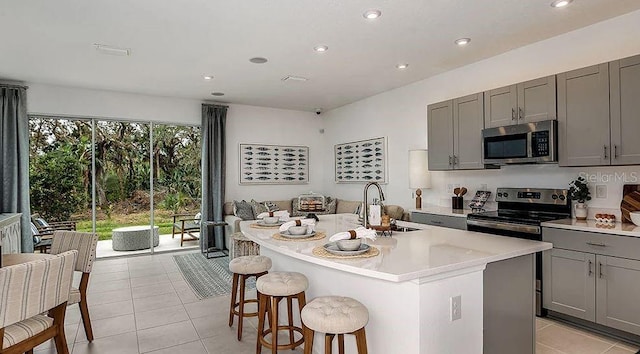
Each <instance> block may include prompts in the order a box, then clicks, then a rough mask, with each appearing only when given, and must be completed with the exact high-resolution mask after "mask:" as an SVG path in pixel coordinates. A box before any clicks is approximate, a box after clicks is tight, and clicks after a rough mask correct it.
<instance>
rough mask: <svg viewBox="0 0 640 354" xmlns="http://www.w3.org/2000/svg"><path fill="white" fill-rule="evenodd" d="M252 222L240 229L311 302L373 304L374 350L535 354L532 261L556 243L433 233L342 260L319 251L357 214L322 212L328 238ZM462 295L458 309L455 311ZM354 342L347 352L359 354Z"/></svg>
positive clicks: (380, 244)
mask: <svg viewBox="0 0 640 354" xmlns="http://www.w3.org/2000/svg"><path fill="white" fill-rule="evenodd" d="M252 223H253V222H252V221H244V222H242V223H240V228H241V230H242V232H243V233H244V234H245V236H247V237H248V238H249V239H251V240H252V241H254V242H256V243H258V244H260V246H261V254H262V255H265V256H268V257H270V258H271V259H272V261H273V268H272V270H273V271H296V272H300V273H303V274H305V275H306V276H307V278H308V279H309V289H308V290H307V299H309V300H310V299H312V298H313V297H316V296H323V295H339V296H349V297H353V298H355V299H357V300H358V301H360V302H362V303H363V304H364V305H365V306H366V307H367V308H368V310H369V314H370V317H369V324H368V325H367V327H366V331H367V342H368V347H369V353H372V354H376V353H385V354H386V353H403V354H411V353H416V354H418V353H482V352H483V351H484V352H485V353H492V352H495V353H497V352H498V350H496V349H492V348H497V347H494V346H495V345H502V344H500V343H497V342H496V341H498V340H500V339H501V340H502V341H503V342H508V341H509V340H511V341H512V342H513V343H515V344H512V346H511V347H508V348H515V347H513V345H515V346H516V347H517V350H518V351H517V352H518V353H533V352H534V346H535V338H534V336H535V319H534V316H533V311H534V295H533V294H534V273H535V267H534V258H533V256H532V255H533V254H534V253H535V252H539V251H543V250H546V249H550V248H551V244H549V243H544V242H537V241H530V240H523V239H516V238H508V237H501V236H494V235H488V234H483V233H476V232H470V231H462V230H454V229H447V228H441V227H428V228H425V229H423V230H418V231H413V232H407V233H394V236H393V237H379V238H378V239H377V240H376V241H367V243H368V244H369V245H371V246H374V247H376V248H378V249H379V250H380V254H379V255H378V256H375V257H372V258H358V259H335V258H322V257H319V256H316V255H314V254H313V253H312V251H313V249H314V247H316V246H322V245H323V244H325V243H327V242H328V237H330V236H331V235H333V234H334V233H336V232H339V231H345V230H349V229H353V228H355V227H357V226H358V224H357V215H351V214H338V215H323V216H320V222H319V223H318V224H317V225H316V230H317V231H323V232H325V233H326V235H327V237H326V238H324V239H321V240H316V241H281V240H276V239H274V238H273V234H275V233H276V232H277V229H264V228H253V227H251V224H252ZM489 269H492V273H491V274H487V276H485V270H489ZM487 280H488V281H489V284H490V286H487ZM485 297H487V298H486V299H485ZM456 298H458V299H459V302H460V308H459V309H458V312H457V313H455V314H454V313H453V311H452V306H451V302H452V299H456ZM455 317H459V319H454V320H452V319H453V318H455ZM487 319H490V320H489V321H488V320H487ZM483 332H484V334H483ZM350 337H351V336H346V337H345V341H346V343H345V344H346V346H347V348H348V351H349V352H351V351H353V350H354V349H355V341H354V340H353V338H350ZM320 339H321V337H320V336H316V341H317V345H314V348H316V350H317V351H319V350H320V348H322V347H323V344H321V343H320V342H321V341H320ZM504 352H507V351H504Z"/></svg>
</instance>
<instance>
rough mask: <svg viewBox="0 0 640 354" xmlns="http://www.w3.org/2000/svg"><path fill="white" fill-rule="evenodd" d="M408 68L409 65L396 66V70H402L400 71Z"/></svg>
mask: <svg viewBox="0 0 640 354" xmlns="http://www.w3.org/2000/svg"><path fill="white" fill-rule="evenodd" d="M408 67H409V64H398V65H396V68H398V69H400V70H402V69H406V68H408Z"/></svg>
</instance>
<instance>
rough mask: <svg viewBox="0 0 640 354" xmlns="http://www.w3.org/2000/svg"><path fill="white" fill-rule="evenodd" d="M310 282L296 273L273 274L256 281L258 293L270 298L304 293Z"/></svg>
mask: <svg viewBox="0 0 640 354" xmlns="http://www.w3.org/2000/svg"><path fill="white" fill-rule="evenodd" d="M308 287H309V281H308V280H307V277H305V276H304V275H303V274H300V273H296V272H271V273H269V274H267V275H264V276H262V277H260V278H258V280H257V281H256V289H258V292H260V293H262V294H264V295H268V296H291V295H296V294H299V293H301V292H304V291H305V290H307V288H308Z"/></svg>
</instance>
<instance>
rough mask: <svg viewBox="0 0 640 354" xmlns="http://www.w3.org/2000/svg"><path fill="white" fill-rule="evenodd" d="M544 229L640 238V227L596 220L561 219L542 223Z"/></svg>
mask: <svg viewBox="0 0 640 354" xmlns="http://www.w3.org/2000/svg"><path fill="white" fill-rule="evenodd" d="M542 226H543V227H551V228H555V229H565V230H575V231H586V232H597V233H601V234H612V235H621V236H631V237H640V226H636V225H634V224H630V223H621V222H614V223H601V222H597V221H595V220H576V219H561V220H553V221H547V222H543V223H542Z"/></svg>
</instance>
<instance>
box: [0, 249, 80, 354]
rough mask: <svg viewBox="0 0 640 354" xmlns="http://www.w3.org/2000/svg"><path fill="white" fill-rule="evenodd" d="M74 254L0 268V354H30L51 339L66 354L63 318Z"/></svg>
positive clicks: (71, 278)
mask: <svg viewBox="0 0 640 354" xmlns="http://www.w3.org/2000/svg"><path fill="white" fill-rule="evenodd" d="M77 254H78V252H77V251H69V252H64V253H62V254H60V255H58V256H52V257H51V258H46V259H42V260H37V261H33V262H28V263H22V264H18V265H14V266H9V267H4V268H0V294H1V296H0V354H17V353H33V348H35V347H36V346H38V345H40V344H42V343H44V342H45V341H47V340H49V339H51V338H53V339H54V341H55V344H56V351H57V353H58V354H68V353H69V348H68V347H67V340H66V338H65V336H64V315H65V312H66V308H67V300H68V299H69V293H70V289H71V282H72V280H73V268H74V266H75V262H76V256H77ZM45 313H46V314H45Z"/></svg>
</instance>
